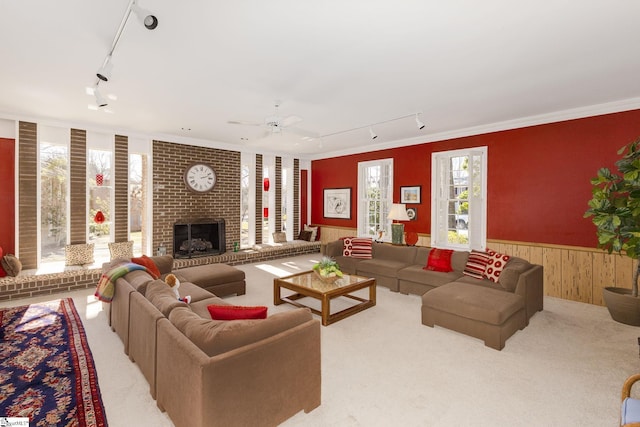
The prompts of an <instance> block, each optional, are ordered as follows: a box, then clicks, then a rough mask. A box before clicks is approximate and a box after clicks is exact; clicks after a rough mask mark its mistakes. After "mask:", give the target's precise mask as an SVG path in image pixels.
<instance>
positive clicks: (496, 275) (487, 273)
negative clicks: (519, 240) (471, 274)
mask: <svg viewBox="0 0 640 427" xmlns="http://www.w3.org/2000/svg"><path fill="white" fill-rule="evenodd" d="M487 254H489V260H488V261H487V266H486V267H485V269H484V278H485V279H489V280H491V281H492V282H496V283H498V279H500V274H501V273H502V270H503V269H504V266H505V265H507V261H509V258H511V257H510V256H509V255H505V254H499V253H498V252H496V251H492V250H490V249H488V250H487Z"/></svg>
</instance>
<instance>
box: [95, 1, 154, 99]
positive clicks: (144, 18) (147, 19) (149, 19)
mask: <svg viewBox="0 0 640 427" xmlns="http://www.w3.org/2000/svg"><path fill="white" fill-rule="evenodd" d="M136 1H137V0H130V1H129V7H128V8H127V10H126V11H125V13H124V16H123V17H122V21H120V26H119V27H118V30H117V31H116V35H115V37H114V38H113V42H111V50H109V52H108V53H107V57H106V58H105V59H104V62H103V63H102V67H100V68H99V69H98V71H97V72H96V77H97V80H96V83H95V89H94V94H95V97H96V104H98V107H106V106H107V102H106V101H105V99H104V98H103V97H102V96H101V95H100V93H99V92H98V85H99V84H100V83H101V82H108V81H109V80H110V79H111V72H112V71H113V63H112V62H111V58H112V57H113V52H114V51H115V50H116V47H117V46H118V42H119V41H120V37H121V36H122V32H123V31H124V27H125V26H126V25H127V21H129V16H130V15H131V13H132V12H133V13H134V14H135V15H136V16H137V17H138V19H140V21H141V22H142V24H143V25H144V26H145V28H147V29H148V30H153V29H155V28H156V27H157V26H158V18H156V16H155V15H152V14H151V12H149V11H148V10H145V9H142V8H141V7H140V6H138V5H137V4H136Z"/></svg>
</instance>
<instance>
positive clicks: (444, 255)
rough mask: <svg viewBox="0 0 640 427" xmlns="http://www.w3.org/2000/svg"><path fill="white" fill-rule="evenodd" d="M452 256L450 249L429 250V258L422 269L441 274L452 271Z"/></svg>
mask: <svg viewBox="0 0 640 427" xmlns="http://www.w3.org/2000/svg"><path fill="white" fill-rule="evenodd" d="M452 255H453V250H452V249H437V248H434V249H431V251H430V252H429V258H428V259H427V265H425V266H424V269H425V270H431V271H440V272H443V273H448V272H450V271H453V268H451V256H452Z"/></svg>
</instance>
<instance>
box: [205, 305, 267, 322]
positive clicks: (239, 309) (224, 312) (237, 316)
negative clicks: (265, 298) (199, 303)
mask: <svg viewBox="0 0 640 427" xmlns="http://www.w3.org/2000/svg"><path fill="white" fill-rule="evenodd" d="M207 310H209V314H210V315H211V318H212V319H213V320H241V319H266V318H267V307H265V306H255V307H243V306H240V305H208V306H207Z"/></svg>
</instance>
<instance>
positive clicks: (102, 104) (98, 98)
mask: <svg viewBox="0 0 640 427" xmlns="http://www.w3.org/2000/svg"><path fill="white" fill-rule="evenodd" d="M93 94H94V95H95V96H96V105H97V106H98V107H100V108H102V107H106V106H107V105H109V104H107V101H105V99H104V98H103V97H102V95H100V92H98V88H95V89H94V91H93Z"/></svg>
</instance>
